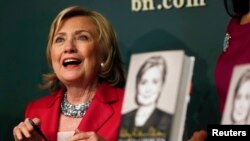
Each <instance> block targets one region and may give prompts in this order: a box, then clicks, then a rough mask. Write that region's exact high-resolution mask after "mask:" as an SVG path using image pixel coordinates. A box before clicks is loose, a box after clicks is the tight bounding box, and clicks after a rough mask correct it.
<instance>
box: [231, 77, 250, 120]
mask: <svg viewBox="0 0 250 141" xmlns="http://www.w3.org/2000/svg"><path fill="white" fill-rule="evenodd" d="M249 106H250V81H246V82H243V83H242V84H241V86H240V88H239V90H238V93H237V95H236V97H235V101H234V112H233V118H234V120H235V121H236V122H241V121H245V120H246V117H247V115H248V113H249V110H250V109H249Z"/></svg>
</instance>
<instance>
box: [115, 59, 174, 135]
mask: <svg viewBox="0 0 250 141" xmlns="http://www.w3.org/2000/svg"><path fill="white" fill-rule="evenodd" d="M166 73H167V66H166V62H165V60H164V58H163V57H162V56H152V57H150V58H148V59H147V60H146V61H145V62H144V64H143V65H142V66H141V67H140V69H139V71H138V73H137V77H136V96H135V102H136V104H137V105H138V108H137V109H135V110H132V111H130V112H128V113H125V114H124V115H123V117H122V124H121V132H120V140H122V139H123V140H126V139H127V140H131V139H149V140H150V139H151V140H168V137H169V136H168V135H169V134H170V128H171V123H172V115H171V114H169V113H166V112H164V111H162V110H160V109H158V108H157V103H158V100H159V98H160V94H161V92H162V88H163V86H164V82H165V77H166ZM152 131H154V132H155V133H157V135H156V134H155V135H153V134H151V133H152Z"/></svg>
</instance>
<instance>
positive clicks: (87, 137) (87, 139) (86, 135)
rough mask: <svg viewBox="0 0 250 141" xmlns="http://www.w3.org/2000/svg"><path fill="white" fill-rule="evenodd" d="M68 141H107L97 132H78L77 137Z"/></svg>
mask: <svg viewBox="0 0 250 141" xmlns="http://www.w3.org/2000/svg"><path fill="white" fill-rule="evenodd" d="M68 141H105V139H103V138H102V137H101V136H99V135H98V134H96V133H95V132H82V131H79V130H76V133H75V135H74V136H72V137H70V138H69V139H68Z"/></svg>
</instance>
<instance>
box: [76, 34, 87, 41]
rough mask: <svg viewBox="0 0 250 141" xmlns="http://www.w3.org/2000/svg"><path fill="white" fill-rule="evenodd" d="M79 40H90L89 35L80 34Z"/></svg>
mask: <svg viewBox="0 0 250 141" xmlns="http://www.w3.org/2000/svg"><path fill="white" fill-rule="evenodd" d="M78 39H79V40H88V37H87V36H86V35H80V36H79V37H78Z"/></svg>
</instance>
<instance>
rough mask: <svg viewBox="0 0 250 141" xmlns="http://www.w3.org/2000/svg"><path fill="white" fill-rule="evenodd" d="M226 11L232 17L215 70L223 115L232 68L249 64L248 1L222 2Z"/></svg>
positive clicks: (249, 25) (249, 22)
mask: <svg viewBox="0 0 250 141" xmlns="http://www.w3.org/2000/svg"><path fill="white" fill-rule="evenodd" d="M224 2H225V7H226V11H227V12H228V13H229V15H230V16H232V18H231V20H230V22H229V24H228V27H227V31H226V32H227V33H226V37H225V44H224V51H223V52H222V53H221V55H220V56H219V58H218V61H217V64H216V68H215V73H214V77H215V84H216V88H217V92H218V95H219V102H220V111H221V113H223V110H224V105H225V101H226V98H227V93H228V88H229V83H230V79H231V75H232V70H233V68H234V66H236V65H239V64H245V63H250V57H249V56H250V12H249V0H224Z"/></svg>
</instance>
